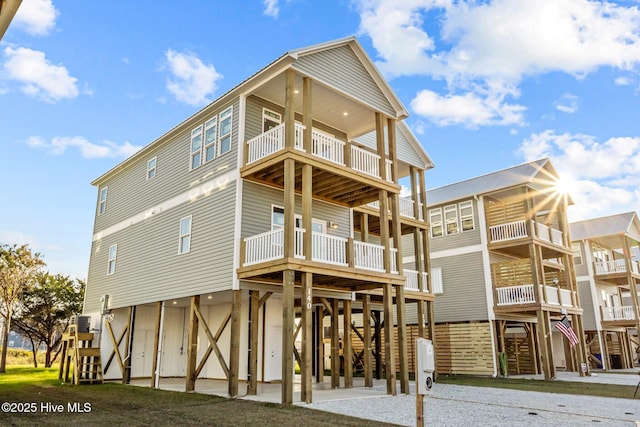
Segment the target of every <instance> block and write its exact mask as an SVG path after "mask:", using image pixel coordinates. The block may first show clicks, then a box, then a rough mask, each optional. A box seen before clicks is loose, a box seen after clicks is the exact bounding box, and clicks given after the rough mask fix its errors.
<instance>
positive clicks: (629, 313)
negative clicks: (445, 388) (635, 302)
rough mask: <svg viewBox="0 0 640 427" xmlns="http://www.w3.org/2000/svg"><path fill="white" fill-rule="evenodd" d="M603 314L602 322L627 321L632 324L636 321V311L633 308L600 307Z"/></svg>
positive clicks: (628, 306) (629, 306)
mask: <svg viewBox="0 0 640 427" xmlns="http://www.w3.org/2000/svg"><path fill="white" fill-rule="evenodd" d="M600 311H601V312H602V320H603V321H605V322H620V321H622V322H624V321H625V320H627V321H631V322H632V323H633V322H635V320H636V315H635V310H634V309H633V306H631V305H627V306H619V307H600Z"/></svg>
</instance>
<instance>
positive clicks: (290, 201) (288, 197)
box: [283, 159, 296, 258]
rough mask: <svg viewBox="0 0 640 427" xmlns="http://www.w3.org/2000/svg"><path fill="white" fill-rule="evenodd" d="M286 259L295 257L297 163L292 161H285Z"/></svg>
mask: <svg viewBox="0 0 640 427" xmlns="http://www.w3.org/2000/svg"><path fill="white" fill-rule="evenodd" d="M284 175H285V180H284V181H285V182H284V193H283V195H284V257H285V258H293V257H294V255H295V213H296V212H295V209H296V204H295V203H296V198H295V196H296V195H295V178H296V163H295V161H294V160H292V159H286V160H285V161H284Z"/></svg>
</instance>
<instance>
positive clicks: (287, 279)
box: [280, 208, 295, 405]
mask: <svg viewBox="0 0 640 427" xmlns="http://www.w3.org/2000/svg"><path fill="white" fill-rule="evenodd" d="M285 209H286V208H285ZM285 215H286V210H285ZM285 218H286V216H285ZM292 225H293V224H292ZM282 282H283V283H282V305H283V307H282V398H281V402H280V403H281V404H283V405H291V404H292V403H293V347H294V346H293V324H294V322H295V317H294V304H295V300H294V288H295V272H294V271H292V270H286V271H285V272H284V274H283V281H282Z"/></svg>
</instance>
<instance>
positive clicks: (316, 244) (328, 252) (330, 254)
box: [311, 232, 348, 265]
mask: <svg viewBox="0 0 640 427" xmlns="http://www.w3.org/2000/svg"><path fill="white" fill-rule="evenodd" d="M311 239H312V248H313V257H312V259H313V260H314V261H319V262H324V263H327V264H334V265H348V263H347V239H345V238H344V237H337V236H331V235H329V234H323V233H317V232H314V233H313V234H312V237H311Z"/></svg>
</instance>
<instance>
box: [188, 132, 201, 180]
mask: <svg viewBox="0 0 640 427" xmlns="http://www.w3.org/2000/svg"><path fill="white" fill-rule="evenodd" d="M201 164H202V126H198V127H197V128H195V129H194V130H192V131H191V169H192V170H193V169H195V168H197V167H199V166H200V165H201Z"/></svg>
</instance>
